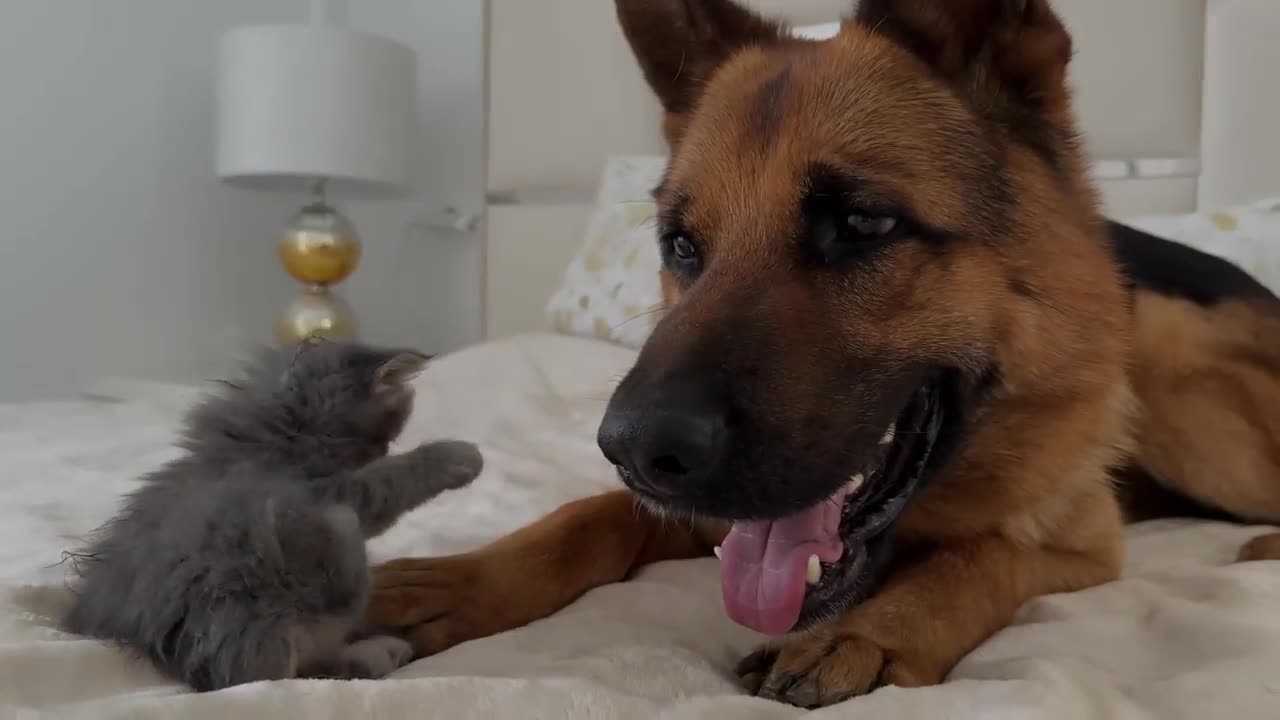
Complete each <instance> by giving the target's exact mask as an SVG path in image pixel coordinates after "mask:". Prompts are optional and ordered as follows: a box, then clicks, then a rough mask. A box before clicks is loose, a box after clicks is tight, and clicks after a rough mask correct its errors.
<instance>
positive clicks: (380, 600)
mask: <svg viewBox="0 0 1280 720" xmlns="http://www.w3.org/2000/svg"><path fill="white" fill-rule="evenodd" d="M503 577H504V575H503V574H501V573H496V572H492V571H491V569H490V568H489V567H488V563H487V562H486V559H485V556H484V555H483V554H482V553H468V554H466V555H454V556H451V557H442V558H401V559H399V560H392V561H391V562H388V563H384V564H382V565H378V566H376V567H374V568H373V569H372V593H371V595H370V598H369V605H368V607H367V609H366V611H365V621H366V623H368V624H369V625H371V626H373V627H376V628H382V629H383V630H385V631H389V632H395V633H396V634H398V635H403V636H404V637H406V638H407V639H408V641H409V642H410V643H411V644H412V646H413V651H414V654H415V655H416V656H418V657H422V656H426V655H434V654H435V653H438V652H442V651H444V650H447V649H449V648H451V647H453V646H454V645H457V644H459V643H463V642H466V641H468V640H474V639H476V638H481V637H486V636H488V635H493V634H495V633H498V632H502V631H504V630H508V629H510V628H512V627H517V626H519V625H521V624H523V623H522V622H521V619H519V618H513V617H512V613H513V612H515V611H517V610H518V609H519V608H520V607H521V605H522V602H521V597H520V594H519V592H520V588H519V587H512V586H509V585H508V584H506V583H504V582H502V578H503Z"/></svg>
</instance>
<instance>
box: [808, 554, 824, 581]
mask: <svg viewBox="0 0 1280 720" xmlns="http://www.w3.org/2000/svg"><path fill="white" fill-rule="evenodd" d="M805 579H806V580H808V581H809V584H810V585H817V584H818V581H819V580H821V579H822V565H821V564H819V562H818V556H817V555H810V556H809V571H808V573H806V574H805Z"/></svg>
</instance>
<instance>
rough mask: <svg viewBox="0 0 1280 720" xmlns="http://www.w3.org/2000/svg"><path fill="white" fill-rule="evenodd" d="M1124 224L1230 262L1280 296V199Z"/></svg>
mask: <svg viewBox="0 0 1280 720" xmlns="http://www.w3.org/2000/svg"><path fill="white" fill-rule="evenodd" d="M1123 222H1126V224H1129V225H1132V226H1133V227H1136V228H1138V229H1140V230H1145V231H1147V232H1150V233H1152V234H1154V235H1159V236H1161V237H1165V238H1168V239H1170V240H1176V241H1178V242H1180V243H1183V244H1184V245H1190V246H1191V247H1194V248H1197V249H1199V250H1203V251H1205V252H1207V253H1211V254H1214V255H1218V256H1219V257H1223V258H1225V259H1227V260H1230V261H1231V262H1233V263H1235V264H1236V265H1239V266H1240V267H1241V268H1243V269H1244V270H1245V271H1246V272H1248V273H1249V274H1251V275H1253V276H1254V277H1255V278H1257V280H1258V281H1259V282H1261V283H1262V284H1263V285H1266V286H1267V287H1269V288H1270V289H1271V290H1272V291H1273V292H1275V293H1277V294H1280V198H1277V199H1271V200H1264V201H1261V202H1257V203H1254V204H1251V205H1242V206H1237V207H1230V208H1223V209H1220V210H1208V211H1203V212H1199V213H1191V214H1187V215H1175V216H1150V217H1139V218H1131V219H1128V220H1125V221H1123Z"/></svg>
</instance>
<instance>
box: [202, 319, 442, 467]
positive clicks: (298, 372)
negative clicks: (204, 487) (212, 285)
mask: <svg viewBox="0 0 1280 720" xmlns="http://www.w3.org/2000/svg"><path fill="white" fill-rule="evenodd" d="M429 359H430V356H428V355H424V354H422V353H420V352H417V351H415V350H408V349H401V348H383V347H375V346H371V345H365V344H362V343H355V342H334V341H326V340H305V341H303V342H301V343H299V344H297V345H294V346H290V347H285V348H278V349H271V350H266V351H263V352H260V353H259V354H258V356H257V357H256V358H255V359H254V360H253V361H251V362H250V363H249V364H248V365H247V366H246V368H245V371H244V373H243V376H242V378H241V379H240V380H238V381H233V382H229V383H225V390H224V391H223V392H222V393H220V394H218V395H216V396H214V397H211V398H209V399H208V400H207V401H206V402H204V403H203V404H201V405H200V406H199V407H197V408H196V409H195V410H194V411H193V412H192V414H191V417H190V419H189V422H188V431H187V438H188V442H187V447H188V448H189V449H192V450H197V449H202V450H206V451H207V450H218V451H221V452H233V453H234V452H237V451H239V450H240V449H244V450H245V451H246V452H249V453H252V454H257V453H259V452H265V453H267V455H268V457H269V458H270V459H271V460H273V461H278V462H284V463H292V464H297V465H299V466H300V467H302V468H303V469H304V470H305V471H307V472H309V473H313V474H323V473H329V472H337V471H342V470H350V469H354V468H358V467H360V466H362V465H364V464H366V463H368V462H370V461H371V460H374V459H376V458H379V457H382V456H383V455H385V454H386V453H387V449H388V446H389V445H390V444H391V442H392V441H394V440H395V439H396V437H398V436H399V435H400V432H401V431H402V430H403V429H404V426H405V423H406V422H407V421H408V419H409V415H410V414H411V413H412V411H413V386H412V384H411V382H410V381H411V380H412V379H413V377H414V376H415V375H417V373H418V372H419V371H421V370H422V369H423V367H425V365H426V363H427V361H428V360H429Z"/></svg>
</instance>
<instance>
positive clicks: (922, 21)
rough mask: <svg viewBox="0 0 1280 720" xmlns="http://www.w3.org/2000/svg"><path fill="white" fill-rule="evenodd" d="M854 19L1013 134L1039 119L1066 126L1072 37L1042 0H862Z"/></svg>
mask: <svg viewBox="0 0 1280 720" xmlns="http://www.w3.org/2000/svg"><path fill="white" fill-rule="evenodd" d="M857 21H858V22H859V23H861V24H862V25H863V26H865V27H867V28H870V29H871V30H873V31H874V32H877V33H880V34H882V35H884V36H886V37H888V38H889V39H891V40H893V41H894V42H895V43H896V44H898V45H899V46H901V47H903V48H905V49H907V50H909V51H910V52H911V53H912V54H914V55H915V56H916V57H918V58H920V59H921V60H923V61H924V62H925V63H927V64H928V65H929V66H930V67H932V68H933V69H934V70H935V71H936V72H937V73H938V74H939V75H941V76H942V77H943V78H944V79H945V80H946V81H947V82H948V83H950V84H951V85H952V86H953V87H954V88H955V89H956V91H957V92H959V93H960V95H961V96H963V97H965V98H966V99H967V100H969V102H970V104H971V105H973V107H974V109H975V110H976V111H977V112H978V113H979V114H982V115H985V116H987V117H988V118H989V119H991V120H994V121H996V122H1001V123H1004V124H1005V125H1006V126H1008V127H1009V129H1010V130H1013V131H1014V132H1015V133H1017V132H1018V131H1020V130H1024V129H1028V128H1024V127H1023V126H1024V125H1028V124H1030V125H1032V126H1034V125H1037V124H1041V125H1043V123H1044V122H1045V121H1047V122H1048V123H1049V124H1050V125H1053V126H1056V127H1057V129H1058V130H1060V131H1067V132H1069V127H1070V125H1071V117H1070V92H1069V90H1068V88H1067V65H1068V64H1069V63H1070V61H1071V35H1070V33H1068V32H1067V29H1066V27H1065V26H1064V25H1063V23H1062V21H1061V20H1060V19H1059V18H1058V16H1057V15H1056V14H1055V13H1054V11H1053V9H1052V8H1051V7H1050V5H1049V0H945V1H940V0H862V2H861V4H860V5H859V7H858V14H857ZM1037 119H1038V120H1039V122H1037ZM1031 129H1032V130H1034V128H1031ZM1042 139H1043V138H1042Z"/></svg>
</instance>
